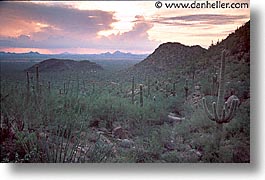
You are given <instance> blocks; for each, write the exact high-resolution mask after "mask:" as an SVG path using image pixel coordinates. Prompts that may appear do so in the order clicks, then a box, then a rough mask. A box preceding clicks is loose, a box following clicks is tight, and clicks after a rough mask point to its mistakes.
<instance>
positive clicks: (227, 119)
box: [222, 100, 238, 123]
mask: <svg viewBox="0 0 265 180" xmlns="http://www.w3.org/2000/svg"><path fill="white" fill-rule="evenodd" d="M237 106H238V100H233V101H232V106H231V108H230V110H229V113H228V115H227V116H226V117H225V118H224V119H223V121H222V122H223V123H228V122H230V121H231V120H232V119H233V118H234V117H235V114H236V110H237Z"/></svg>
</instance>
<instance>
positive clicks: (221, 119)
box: [203, 50, 238, 149]
mask: <svg viewBox="0 0 265 180" xmlns="http://www.w3.org/2000/svg"><path fill="white" fill-rule="evenodd" d="M224 84H225V50H223V52H222V58H221V68H220V76H219V88H218V98H217V103H216V102H213V103H212V109H213V110H212V113H211V112H210V110H209V109H208V107H207V104H206V99H205V98H203V107H204V110H205V113H206V115H207V116H208V118H209V119H210V120H212V121H215V122H216V123H217V127H216V143H217V144H216V145H217V149H219V147H220V142H221V139H222V132H223V124H224V123H229V122H230V121H231V120H232V119H233V117H234V116H235V112H236V110H237V107H238V100H236V99H235V100H233V101H232V105H231V106H230V108H228V107H227V103H226V102H224V94H225V87H224Z"/></svg>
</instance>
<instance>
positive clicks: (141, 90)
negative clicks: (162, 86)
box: [140, 84, 144, 107]
mask: <svg viewBox="0 0 265 180" xmlns="http://www.w3.org/2000/svg"><path fill="white" fill-rule="evenodd" d="M143 105H144V99H143V85H142V84H140V106H141V107H143Z"/></svg>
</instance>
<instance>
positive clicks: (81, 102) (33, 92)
mask: <svg viewBox="0 0 265 180" xmlns="http://www.w3.org/2000/svg"><path fill="white" fill-rule="evenodd" d="M242 29H243V30H242ZM246 32H249V22H248V23H246V25H245V26H243V27H241V28H239V29H238V30H236V32H235V33H233V34H231V35H229V36H228V38H227V39H225V40H223V41H221V42H220V43H218V44H217V45H212V46H211V47H210V48H209V49H208V50H206V49H203V48H201V47H198V46H192V47H187V46H183V45H181V44H179V43H165V44H163V45H161V46H160V47H159V48H158V49H157V50H156V51H155V52H154V53H153V54H152V55H150V56H149V57H148V58H146V59H145V60H144V61H141V62H140V63H138V64H135V65H134V66H133V64H132V61H130V62H128V63H127V64H126V62H124V61H120V63H119V62H118V61H115V62H114V63H110V62H111V61H108V62H106V63H104V62H103V61H101V62H100V63H101V64H102V67H103V68H104V70H101V71H84V70H82V71H61V72H57V71H52V72H41V71H40V72H38V70H40V69H41V68H40V69H38V66H36V67H37V68H35V70H33V71H31V72H25V71H24V70H25V69H28V68H29V67H31V66H32V65H34V64H33V63H18V62H17V63H11V62H10V63H8V62H1V66H0V68H1V74H0V75H1V82H0V83H1V89H0V90H1V91H0V93H1V94H0V95H1V96H0V99H1V114H0V118H1V132H0V133H1V154H0V160H1V162H17V163H20V162H64V163H69V162H115V163H120V162H137V163H142V162H176V163H181V162H194V163H198V162H245V163H248V162H249V161H250V96H249V94H250V93H249V92H250V90H249V87H250V77H249V76H250V72H249V66H250V59H249V48H246V47H249V46H248V45H249V44H248V42H245V41H248V38H247V37H246V36H248V33H246ZM231 38H232V41H233V43H232V42H231V43H232V44H233V46H232V47H230V45H229V44H230V39H231ZM239 39H240V40H239ZM234 41H236V42H237V43H236V42H235V43H234ZM236 46H238V47H240V48H237V47H236ZM224 48H226V49H227V52H228V53H227V54H226V56H224V54H223V56H222V57H221V53H220V52H221V51H222V50H223V49H224ZM220 59H222V61H221V63H220ZM134 63H136V62H134ZM103 64H104V65H103ZM224 65H225V66H224ZM219 67H221V69H220V70H219V69H218V68H219ZM224 75H225V76H224ZM218 76H219V77H220V78H219V79H218V78H217V77H218ZM217 90H218V92H217ZM234 96H237V97H238V99H239V100H240V102H239V100H232V97H234ZM203 98H205V99H207V102H216V103H213V104H212V105H211V106H213V110H211V111H210V110H209V109H208V107H209V104H207V102H206V101H204V102H203ZM225 101H226V102H227V103H225ZM229 102H231V103H229ZM209 119H211V120H212V121H210V120H209ZM228 122H229V123H228ZM216 126H217V131H216Z"/></svg>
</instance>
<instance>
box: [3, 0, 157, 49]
mask: <svg viewBox="0 0 265 180" xmlns="http://www.w3.org/2000/svg"><path fill="white" fill-rule="evenodd" d="M0 5H1V6H0V15H1V20H0V21H1V24H2V25H3V27H4V28H3V29H2V30H1V32H0V47H5V48H7V47H8V48H10V47H15V48H46V49H54V48H93V49H104V48H108V49H110V48H111V49H113V50H117V49H119V50H128V51H130V50H137V49H138V50H139V49H140V50H143V49H145V50H152V49H153V48H154V47H156V46H157V44H158V43H157V42H154V41H150V40H149V38H148V34H147V31H148V30H149V29H151V28H152V27H153V25H152V23H151V22H146V21H145V19H144V17H143V16H136V17H135V18H136V19H141V22H133V23H134V26H133V28H132V30H130V31H128V32H124V33H118V34H116V35H115V34H112V35H110V36H108V37H106V36H99V35H98V32H100V31H104V30H111V29H112V23H114V22H117V20H116V19H115V18H114V12H107V11H101V10H79V9H74V8H72V7H70V6H62V5H60V6H58V5H56V6H54V5H53V6H51V5H46V4H35V3H25V2H1V3H0ZM2 17H3V18H2ZM16 24H19V25H21V26H16ZM10 33H11V34H10ZM136 42H137V43H136Z"/></svg>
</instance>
